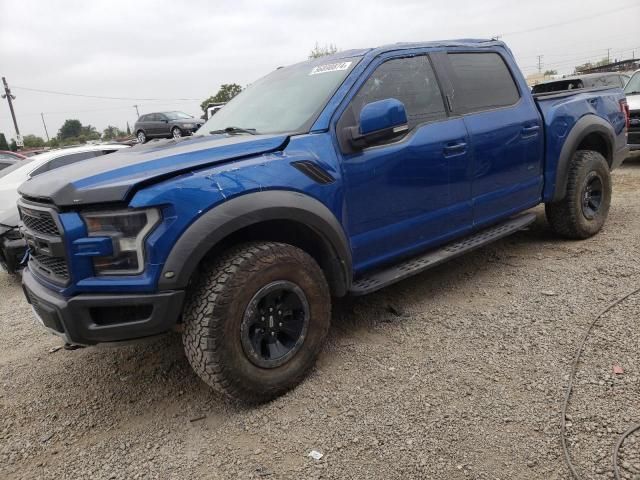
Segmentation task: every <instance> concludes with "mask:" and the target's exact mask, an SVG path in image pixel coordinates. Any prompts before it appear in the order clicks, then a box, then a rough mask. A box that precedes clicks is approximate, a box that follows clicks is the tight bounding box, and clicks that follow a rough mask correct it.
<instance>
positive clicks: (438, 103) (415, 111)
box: [336, 55, 447, 151]
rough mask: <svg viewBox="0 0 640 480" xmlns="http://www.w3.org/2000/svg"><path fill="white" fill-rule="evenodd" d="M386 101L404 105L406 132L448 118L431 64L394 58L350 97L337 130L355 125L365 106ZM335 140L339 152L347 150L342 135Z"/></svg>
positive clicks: (420, 58) (421, 58) (425, 59)
mask: <svg viewBox="0 0 640 480" xmlns="http://www.w3.org/2000/svg"><path fill="white" fill-rule="evenodd" d="M389 98H395V99H396V100H400V101H401V102H402V103H403V104H404V106H405V109H406V112H407V121H408V124H409V130H412V129H413V128H414V127H415V126H416V125H419V124H421V123H425V122H431V121H435V120H440V119H442V118H446V116H447V113H446V111H445V108H444V102H443V100H442V95H441V93H440V87H439V86H438V82H437V80H436V76H435V73H434V71H433V68H432V67H431V62H430V61H429V58H428V57H426V56H424V55H422V56H417V57H407V58H396V59H392V60H388V61H386V62H385V63H383V64H382V65H380V66H378V68H376V70H375V71H374V72H373V73H372V74H371V76H370V77H369V78H368V79H367V81H366V82H365V83H364V85H362V87H360V90H359V91H358V93H357V94H356V95H355V97H353V99H352V100H351V103H350V104H349V106H348V107H347V109H346V110H345V111H344V113H343V114H342V116H341V117H340V120H339V121H338V125H337V127H336V128H337V129H338V131H343V130H344V129H345V128H346V127H352V126H355V125H357V124H358V120H359V118H360V111H361V110H362V108H363V107H364V106H365V105H367V104H369V103H372V102H377V101H378V100H386V99H389ZM338 137H339V138H340V145H341V147H342V150H343V151H348V150H349V146H348V144H347V143H346V140H345V139H344V138H342V135H338ZM390 141H391V142H393V141H396V140H390Z"/></svg>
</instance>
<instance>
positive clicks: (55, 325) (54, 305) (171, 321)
mask: <svg viewBox="0 0 640 480" xmlns="http://www.w3.org/2000/svg"><path fill="white" fill-rule="evenodd" d="M22 288H23V290H24V294H25V296H26V297H27V301H28V302H29V303H30V304H31V306H32V307H33V310H34V312H35V314H36V316H37V318H38V319H39V320H40V322H41V323H42V324H43V325H44V327H45V328H47V329H48V330H49V331H50V332H51V333H54V334H56V335H58V336H61V337H63V338H64V339H65V340H66V341H67V342H68V343H75V344H80V345H95V344H98V343H109V342H121V341H128V340H135V339H140V338H144V337H149V336H152V335H157V334H160V333H163V332H167V331H169V330H171V329H172V328H173V327H174V325H175V324H176V323H177V321H178V319H179V318H180V314H181V312H182V303H183V300H184V291H181V290H176V291H166V292H160V293H154V294H135V295H131V294H100V295H93V294H80V295H76V296H75V297H71V298H69V299H67V298H64V297H62V296H61V295H58V294H57V293H55V292H52V291H51V290H49V289H48V288H46V287H44V286H43V285H41V284H40V283H39V282H38V281H37V280H36V278H35V277H34V276H33V274H32V273H31V271H30V270H29V268H25V270H24V273H23V275H22Z"/></svg>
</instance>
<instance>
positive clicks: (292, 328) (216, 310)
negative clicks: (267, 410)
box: [183, 242, 331, 403]
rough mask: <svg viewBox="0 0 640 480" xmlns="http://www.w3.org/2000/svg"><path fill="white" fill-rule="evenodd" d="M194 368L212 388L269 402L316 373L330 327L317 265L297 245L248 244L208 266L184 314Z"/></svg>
mask: <svg viewBox="0 0 640 480" xmlns="http://www.w3.org/2000/svg"><path fill="white" fill-rule="evenodd" d="M183 318H184V334H183V342H184V346H185V351H186V355H187V358H188V360H189V363H190V364H191V366H192V367H193V369H194V370H195V371H196V373H197V374H198V375H199V376H200V377H201V378H202V379H203V380H204V381H205V382H206V383H207V384H208V385H210V386H211V387H213V388H214V389H216V390H219V391H221V392H223V393H224V394H226V395H228V396H230V397H232V398H235V399H238V400H241V401H244V402H247V403H260V402H265V401H268V400H271V399H272V398H275V397H276V396H278V395H281V394H282V393H284V392H286V391H287V390H289V389H291V388H293V387H294V386H295V385H297V384H298V383H299V382H300V381H302V379H303V378H304V376H305V375H306V374H307V373H308V372H309V370H310V369H311V368H312V367H313V365H314V363H315V361H316V358H317V356H318V354H319V353H320V349H321V347H322V344H323V342H324V339H325V337H326V335H327V332H328V330H329V324H330V319H331V297H330V294H329V288H328V286H327V282H326V280H325V278H324V275H323V273H322V270H321V269H320V267H319V266H318V264H317V263H316V262H315V260H314V259H313V258H312V257H311V256H309V255H308V254H307V253H305V252H304V251H302V250H300V249H299V248H296V247H294V246H292V245H287V244H283V243H274V242H251V243H246V244H242V245H239V246H237V247H234V248H232V249H231V250H229V251H227V252H226V253H224V254H222V255H221V256H219V257H218V258H217V259H214V260H213V261H211V262H210V263H208V264H206V265H204V267H203V269H202V272H201V273H200V275H199V277H198V279H197V281H196V283H195V284H194V285H193V288H192V289H191V291H190V294H189V300H188V301H187V304H186V306H185V310H184V317H183Z"/></svg>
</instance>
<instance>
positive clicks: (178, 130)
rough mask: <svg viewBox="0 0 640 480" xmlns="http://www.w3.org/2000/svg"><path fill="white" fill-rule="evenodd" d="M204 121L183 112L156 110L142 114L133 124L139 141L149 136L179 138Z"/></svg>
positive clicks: (192, 131)
mask: <svg viewBox="0 0 640 480" xmlns="http://www.w3.org/2000/svg"><path fill="white" fill-rule="evenodd" d="M203 123H204V120H202V119H201V118H195V117H192V116H191V115H188V114H186V113H183V112H157V113H147V114H145V115H142V116H141V117H140V118H139V119H138V121H137V122H136V124H135V126H134V131H135V132H136V137H137V138H138V142H139V143H144V142H146V141H147V140H149V139H150V138H172V137H173V138H180V137H184V136H185V135H191V134H192V133H194V132H195V131H196V130H198V129H199V128H200V126H201V125H202V124H203Z"/></svg>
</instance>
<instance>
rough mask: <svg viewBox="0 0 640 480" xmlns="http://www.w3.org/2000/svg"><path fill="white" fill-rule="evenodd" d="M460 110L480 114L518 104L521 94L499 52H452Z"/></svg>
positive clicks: (455, 92)
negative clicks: (483, 111)
mask: <svg viewBox="0 0 640 480" xmlns="http://www.w3.org/2000/svg"><path fill="white" fill-rule="evenodd" d="M447 56H448V58H449V62H450V63H451V68H452V73H453V78H452V82H453V90H454V93H453V101H454V104H455V106H456V109H457V110H460V111H462V112H479V111H482V110H491V109H494V108H500V107H507V106H509V105H513V104H515V103H516V102H517V101H518V100H519V98H520V93H519V92H518V87H517V86H516V84H515V82H514V80H513V77H512V76H511V72H510V71H509V67H507V64H506V63H505V62H504V60H503V59H502V57H501V56H500V55H498V54H497V53H491V52H487V53H484V52H483V53H449V54H448V55H447Z"/></svg>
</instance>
